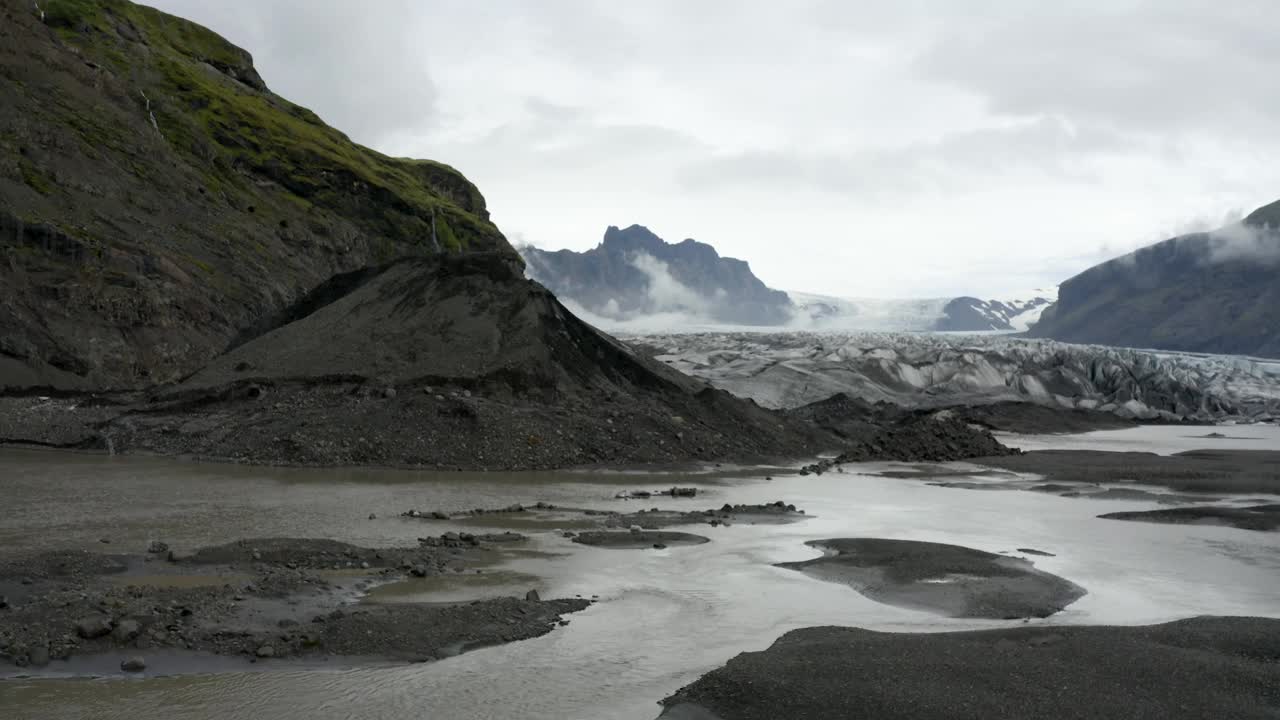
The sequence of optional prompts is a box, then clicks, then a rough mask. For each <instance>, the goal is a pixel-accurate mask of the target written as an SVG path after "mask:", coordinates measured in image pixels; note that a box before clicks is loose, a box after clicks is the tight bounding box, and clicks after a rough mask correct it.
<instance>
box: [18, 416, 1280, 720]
mask: <svg viewBox="0 0 1280 720" xmlns="http://www.w3.org/2000/svg"><path fill="white" fill-rule="evenodd" d="M1209 430H1210V429H1208V428H1191V429H1188V428H1140V429H1138V430H1126V431H1118V432H1103V433H1089V434H1087V435H1077V436H1054V437H1010V438H1006V441H1007V442H1010V443H1011V444H1014V445H1022V446H1025V447H1027V448H1029V449H1030V448H1037V449H1038V448H1049V447H1070V448H1094V449H1106V450H1121V449H1127V450H1148V451H1152V452H1164V453H1167V452H1175V451H1177V450H1180V449H1191V448H1197V447H1242V448H1255V449H1277V448H1280V428H1277V427H1236V428H1217V429H1216V430H1217V431H1218V432H1221V433H1222V434H1224V435H1228V436H1230V437H1231V438H1235V439H1204V438H1196V437H1193V436H1195V435H1203V434H1205V433H1207V432H1208V431H1209ZM884 467H886V466H885V465H866V466H861V467H860V468H858V469H859V470H862V471H865V472H874V471H876V470H879V469H883V468H884ZM846 470H847V471H846V473H844V474H838V473H829V474H826V475H823V476H820V477H813V476H810V477H800V476H795V475H791V476H778V477H775V479H773V480H766V479H765V476H766V473H765V471H757V470H751V469H742V470H731V469H721V470H719V471H717V472H715V473H708V474H693V475H688V474H659V475H642V474H619V473H586V472H582V473H578V472H574V473H550V474H537V473H524V474H497V473H451V474H439V473H423V472H409V471H385V470H297V469H272V468H243V467H228V466H219V465H205V464H194V463H183V462H175V461H170V460H159V459H148V458H104V457H97V456H86V455H73V454H60V453H45V452H17V451H9V452H3V453H0V497H2V498H3V508H4V512H3V513H0V552H3V553H15V552H23V551H27V550H31V549H36V548H45V547H50V546H68V545H71V546H79V547H84V548H90V549H102V548H103V546H102V545H101V544H99V538H103V537H106V538H109V539H111V541H112V545H111V546H110V547H111V548H112V549H115V550H122V549H130V550H137V549H140V548H143V547H145V546H146V544H147V542H148V541H150V540H151V539H163V540H165V541H167V542H169V543H170V544H171V545H173V546H175V547H176V548H178V549H179V550H183V549H189V548H193V547H197V546H201V545H208V544H214V543H220V542H224V541H226V540H229V539H234V538H239V537H265V536H296V537H333V538H337V539H340V540H346V541H349V542H353V543H358V544H362V545H392V544H405V545H412V544H414V541H415V538H416V537H418V536H419V535H425V534H438V533H440V532H444V531H445V530H447V529H450V527H453V528H456V529H473V530H474V529H475V528H476V527H477V526H476V525H474V524H472V525H466V526H464V525H461V524H453V525H450V524H448V523H434V524H431V525H430V527H426V526H424V525H423V524H422V522H420V521H415V520H409V519H405V518H401V517H398V515H399V513H400V512H402V511H404V510H405V509H408V508H418V509H447V510H454V509H465V508H471V507H478V506H498V505H506V504H509V503H512V502H525V503H532V502H536V501H539V500H544V501H548V502H552V503H556V504H560V505H570V506H575V507H593V508H600V509H623V510H628V511H630V510H635V509H639V508H641V507H645V508H647V507H663V508H668V507H670V508H684V509H689V508H696V509H703V508H708V507H718V506H720V505H722V504H724V503H725V502H731V503H755V502H769V501H774V500H785V501H787V502H791V503H795V504H796V505H797V506H798V507H800V508H803V509H805V510H806V511H808V513H809V514H810V515H812V516H813V517H812V518H811V519H809V520H806V521H803V522H800V523H796V524H791V525H759V526H745V525H735V526H732V527H727V528H711V527H708V526H705V525H703V526H697V527H691V528H678V529H687V530H690V531H691V532H696V533H699V534H703V535H708V536H709V537H710V538H711V539H712V542H710V543H707V544H704V545H699V546H692V547H678V548H671V549H667V550H643V551H621V550H606V549H598V548H589V547H583V546H580V545H575V544H572V543H570V542H569V541H568V540H565V539H564V538H563V537H561V535H560V533H557V532H553V531H552V528H548V527H542V528H529V527H524V528H521V527H519V526H516V527H513V529H516V530H520V531H522V532H526V533H532V536H531V539H530V541H529V542H528V551H527V552H520V553H515V554H511V555H510V556H508V557H506V558H505V559H504V560H503V561H502V562H501V563H500V564H498V565H497V566H496V567H493V568H490V569H489V570H487V571H486V574H484V575H480V576H466V577H467V578H468V579H459V580H458V581H456V582H452V583H449V584H441V583H440V581H439V580H438V579H428V580H424V581H422V582H421V584H420V585H416V586H415V585H413V584H402V585H400V586H397V587H396V589H395V592H394V593H390V592H388V593H383V594H381V595H379V597H378V598H377V599H378V600H380V601H396V600H404V599H410V600H417V599H423V600H441V601H446V600H459V599H468V598H471V597H482V596H485V595H492V594H523V593H524V591H525V590H527V589H528V588H530V587H537V588H538V589H539V591H540V592H541V594H542V596H543V597H561V596H570V597H572V596H573V595H579V594H580V595H583V596H587V597H590V596H593V595H597V596H599V602H598V603H597V604H595V605H594V606H592V607H591V608H589V609H587V610H585V611H583V612H581V613H577V614H574V615H571V616H569V617H570V618H571V621H572V622H571V623H570V625H569V626H567V627H564V628H559V629H557V630H556V631H555V632H553V633H551V634H549V635H546V636H543V637H541V638H537V639H533V640H528V641H524V642H519V643H514V644H509V645H504V646H500V647H494V648H488V649H483V650H477V651H474V652H470V653H466V654H464V655H461V656H458V657H456V658H451V659H448V660H444V661H441V662H437V663H432V664H425V665H403V666H394V667H380V668H367V667H366V668H361V667H345V666H341V665H338V664H335V665H333V666H332V667H322V668H320V669H310V670H299V669H292V670H274V671H272V670H269V669H268V670H262V669H261V668H263V667H267V668H269V667H270V665H269V664H265V663H264V664H263V665H259V666H253V668H254V670H253V671H250V670H249V668H250V667H251V666H249V665H247V664H246V665H244V666H243V669H238V668H237V669H233V670H232V671H227V672H219V673H205V674H199V675H186V676H174V677H149V678H145V679H125V678H118V677H116V678H98V679H85V678H55V677H40V678H16V679H7V680H0V717H3V718H6V720H20V719H26V718H95V719H96V718H102V719H111V718H119V719H121V720H213V719H214V718H218V719H222V718H244V719H246V720H248V719H255V720H256V719H258V718H273V719H281V720H338V719H342V720H347V719H350V718H361V719H364V718H369V719H378V718H385V719H388V720H390V719H395V720H404V719H407V718H415V719H416V718H432V719H433V720H452V719H455V718H456V719H459V720H462V719H476V720H480V719H498V718H502V719H506V718H522V719H525V720H536V719H539V718H547V719H549V720H551V719H554V720H576V719H582V720H588V719H590V720H598V719H600V718H619V719H631V718H635V719H637V720H651V719H652V718H654V717H656V716H657V714H658V712H659V707H658V705H657V704H656V703H657V701H658V700H660V699H661V698H663V697H664V696H666V695H668V694H670V693H671V692H673V691H674V690H676V689H677V688H679V687H681V686H682V685H685V684H687V683H689V682H692V681H693V680H694V679H696V678H697V677H698V676H699V675H701V674H703V673H705V672H707V671H708V670H711V669H713V668H715V667H718V666H720V665H722V664H723V663H724V662H725V661H727V660H728V659H729V658H731V657H733V656H734V655H736V654H738V653H740V652H744V651H749V650H760V649H763V648H765V647H767V646H768V645H769V644H771V643H772V642H773V641H774V640H775V639H776V638H777V637H778V636H779V635H781V634H782V633H784V632H786V631H788V630H792V629H795V628H800V627H806V626H811V625H826V624H837V625H856V626H860V627H864V628H871V629H876V630H891V631H909V632H935V631H943V630H960V629H974V628H985V627H1003V626H1007V625H1010V624H1011V623H1010V622H1008V621H973V620H952V619H947V618H940V617H936V616H933V615H930V614H926V613H923V612H916V611H911V610H905V609H899V608H894V607H890V606H887V605H881V604H879V603H876V602H873V601H871V600H868V599H866V598H864V597H862V596H861V595H859V594H858V593H856V592H854V591H853V590H850V589H848V588H846V587H844V586H840V585H835V584H831V583H826V582H822V581H819V580H815V579H811V578H809V577H807V576H805V575H802V574H800V573H797V572H794V571H790V570H784V569H780V568H776V567H773V563H777V562H782V561H788V560H803V559H806V558H810V557H815V556H816V555H818V554H819V553H818V552H817V551H815V550H812V549H810V548H807V547H806V546H805V545H804V542H805V541H806V540H814V539H821V538H830V537H886V538H902V539H912V540H927V541H936V542H948V543H956V544H960V545H966V546H970V547H974V548H979V549H983V550H988V551H992V552H1001V551H1004V552H1014V551H1015V549H1016V548H1021V547H1027V548H1035V549H1038V550H1043V551H1047V552H1051V553H1055V554H1056V557H1037V558H1034V560H1035V563H1036V566H1037V567H1040V568H1042V569H1044V570H1048V571H1049V572H1053V573H1056V574H1058V575H1061V576H1063V577H1065V578H1067V579H1069V580H1072V581H1074V582H1076V583H1078V584H1080V585H1082V586H1084V587H1085V588H1086V589H1087V590H1088V591H1089V593H1088V595H1086V596H1085V597H1084V598H1082V599H1081V600H1079V601H1078V602H1076V603H1075V604H1073V605H1071V606H1070V607H1068V608H1067V609H1066V610H1065V611H1064V612H1062V613H1060V614H1058V615H1056V616H1054V617H1052V618H1050V619H1048V620H1038V621H1033V622H1037V623H1049V624H1086V623H1087V624H1095V623H1110V624H1145V623H1156V622H1163V621H1168V620H1174V619H1178V618H1185V617H1189V616H1194V615H1200V614H1217V615H1261V616H1271V617H1280V533H1264V532H1251V531H1246V530H1237V529H1231V528H1222V527H1211V526H1172V525H1158V524H1148V523H1137V522H1122V521H1114V520H1102V519H1099V518H1097V517H1096V516H1097V515H1099V514H1101V513H1105V512H1113V511H1121V510H1145V509H1153V508H1155V507H1157V505H1156V504H1155V503H1153V502H1149V501H1130V500H1125V501H1117V500H1089V499H1082V498H1063V497H1058V496H1054V495H1047V494H1042V493H1035V492H1025V491H1016V490H1010V491H973V490H962V489H948V488H940V487H935V486H930V485H928V484H926V483H925V482H922V481H918V480H902V479H889V478H880V477H874V476H871V475H867V474H865V473H864V472H854V468H853V466H847V467H846ZM676 484H678V485H682V486H683V485H696V486H697V487H698V488H699V495H698V497H697V498H696V499H692V500H684V499H681V500H672V499H652V500H640V501H634V500H633V501H624V500H617V499H614V495H615V494H616V493H617V492H618V490H620V489H624V488H646V489H658V488H662V487H670V486H671V485H676ZM1250 497H1260V496H1257V495H1251V496H1250ZM1273 501H1280V499H1276V500H1273ZM370 513H374V514H376V515H377V519H372V520H371V519H369V514H370ZM495 522H498V525H496V526H499V527H508V526H510V524H509V523H505V522H501V521H495ZM477 578H483V579H477ZM1013 624H1020V622H1019V623H1013ZM154 665H156V666H157V667H156V669H157V670H163V667H162V665H163V663H162V662H157V663H154ZM50 670H52V671H54V672H57V670H58V665H57V663H55V664H54V665H53V666H51V668H50Z"/></svg>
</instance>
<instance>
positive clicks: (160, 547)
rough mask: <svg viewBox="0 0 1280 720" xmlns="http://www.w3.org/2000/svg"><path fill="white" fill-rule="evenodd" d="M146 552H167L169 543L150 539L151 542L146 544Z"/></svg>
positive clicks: (156, 553) (154, 553) (155, 553)
mask: <svg viewBox="0 0 1280 720" xmlns="http://www.w3.org/2000/svg"><path fill="white" fill-rule="evenodd" d="M147 552H149V553H151V554H152V555H159V554H161V553H167V552H169V545H168V543H164V542H161V541H159V540H152V541H151V544H150V545H147Z"/></svg>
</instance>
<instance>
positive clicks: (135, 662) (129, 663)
mask: <svg viewBox="0 0 1280 720" xmlns="http://www.w3.org/2000/svg"><path fill="white" fill-rule="evenodd" d="M120 669H121V670H123V671H125V672H129V673H136V672H142V671H143V670H146V669H147V661H146V660H143V659H142V658H141V657H139V656H137V655H134V656H133V657H128V658H125V659H124V660H121V661H120Z"/></svg>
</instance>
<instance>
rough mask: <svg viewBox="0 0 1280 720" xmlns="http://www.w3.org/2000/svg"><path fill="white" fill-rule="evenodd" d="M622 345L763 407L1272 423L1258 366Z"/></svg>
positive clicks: (916, 348)
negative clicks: (1008, 406)
mask: <svg viewBox="0 0 1280 720" xmlns="http://www.w3.org/2000/svg"><path fill="white" fill-rule="evenodd" d="M623 339H624V340H626V341H627V342H629V343H631V344H632V345H634V346H637V347H640V348H643V349H644V350H645V351H647V352H650V353H651V354H653V355H654V356H655V357H656V358H657V359H658V360H660V361H662V362H664V363H666V364H668V365H669V366H671V367H672V368H674V369H677V370H680V371H682V372H684V373H686V374H689V375H693V376H695V377H699V378H702V379H704V380H706V381H708V382H709V383H711V384H712V385H714V386H716V387H719V388H722V389H724V390H727V391H729V392H732V393H734V394H735V395H739V396H742V397H747V398H751V399H753V400H755V401H756V402H757V403H759V404H760V405H762V406H764V407H769V408H793V407H798V406H801V405H804V404H807V403H810V402H815V401H818V400H823V399H826V398H828V397H830V396H832V395H834V394H836V393H845V394H847V395H850V396H852V397H857V398H861V399H863V400H866V401H868V402H878V401H886V402H891V403H895V404H898V405H903V406H908V407H926V408H927V407H942V406H946V405H956V404H969V403H986V402H997V401H1003V400H1014V401H1028V402H1035V403H1040V404H1044V405H1056V406H1060V407H1064V408H1079V409H1089V410H1101V411H1105V412H1111V413H1114V414H1116V415H1119V416H1122V417H1129V418H1135V419H1143V420H1157V419H1163V420H1171V421H1173V420H1191V421H1202V422H1220V421H1230V420H1233V421H1237V422H1260V421H1261V422H1265V421H1275V420H1277V419H1280V361H1269V360H1263V359H1258V358H1249V357H1241V356H1228V355H1204V354H1193V353H1174V352H1162V351H1152V350H1140V349H1127V348H1113V347H1103V346H1096V345H1073V344H1068V343H1061V342H1057V341H1053V340H1042V339H1028V338H1018V337H1010V336H1007V335H997V334H964V335H961V334H946V333H892V332H776V333H771V332H694V333H663V334H647V335H624V336H623Z"/></svg>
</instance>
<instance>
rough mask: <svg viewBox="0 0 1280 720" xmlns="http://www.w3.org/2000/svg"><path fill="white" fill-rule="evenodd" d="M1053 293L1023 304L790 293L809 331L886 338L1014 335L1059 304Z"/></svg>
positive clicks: (1024, 298)
mask: <svg viewBox="0 0 1280 720" xmlns="http://www.w3.org/2000/svg"><path fill="white" fill-rule="evenodd" d="M1055 293H1056V291H1055V290H1054V289H1052V288H1050V289H1042V290H1035V291H1032V292H1030V293H1025V294H1023V295H1021V296H1019V297H1017V298H1005V299H1001V300H979V299H978V298H975V297H957V298H932V299H882V298H837V297H829V296H825V295H811V294H807V293H796V292H793V293H790V295H791V299H792V301H793V302H794V303H795V304H796V308H797V316H798V317H800V318H802V319H803V320H804V321H805V322H804V323H802V325H804V326H805V327H807V328H808V329H814V330H867V331H886V332H894V331H896V332H988V331H995V332H1013V331H1019V330H1026V329H1027V328H1028V327H1029V326H1030V325H1032V324H1034V323H1035V322H1036V321H1037V320H1038V319H1039V317H1040V313H1041V312H1043V310H1044V308H1046V307H1048V306H1049V305H1050V304H1051V303H1053V299H1054V297H1055V296H1056V295H1055Z"/></svg>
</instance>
